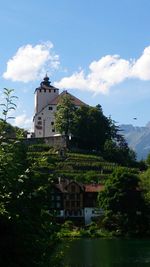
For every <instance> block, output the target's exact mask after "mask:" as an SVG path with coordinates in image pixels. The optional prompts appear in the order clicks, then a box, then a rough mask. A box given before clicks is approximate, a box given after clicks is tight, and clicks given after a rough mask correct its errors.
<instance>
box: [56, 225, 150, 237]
mask: <svg viewBox="0 0 150 267" xmlns="http://www.w3.org/2000/svg"><path fill="white" fill-rule="evenodd" d="M57 236H58V238H59V239H64V238H68V239H72V238H117V237H118V238H132V237H133V238H134V237H135V238H150V235H149V234H148V233H145V235H140V234H139V233H134V232H132V233H127V232H126V233H123V232H121V231H119V230H117V231H108V230H106V229H104V228H101V227H99V225H97V224H96V223H94V222H93V223H91V224H90V225H87V226H85V227H77V226H74V225H73V223H72V222H71V221H66V222H65V223H64V224H63V225H62V227H61V230H60V231H59V232H58V234H57Z"/></svg>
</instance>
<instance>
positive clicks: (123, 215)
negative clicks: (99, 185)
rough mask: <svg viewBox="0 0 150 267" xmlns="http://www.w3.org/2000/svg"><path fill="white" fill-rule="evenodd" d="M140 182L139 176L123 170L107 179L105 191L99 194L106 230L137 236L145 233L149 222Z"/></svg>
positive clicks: (115, 172) (117, 170) (118, 170)
mask: <svg viewBox="0 0 150 267" xmlns="http://www.w3.org/2000/svg"><path fill="white" fill-rule="evenodd" d="M139 182H140V180H139V177H138V175H136V174H134V173H133V172H132V171H129V170H127V169H122V168H118V169H116V170H115V171H114V173H113V174H112V175H111V176H110V177H109V178H108V179H107V181H106V183H105V189H104V191H103V192H101V193H100V194H99V206H100V207H101V208H102V209H103V210H104V212H105V216H104V225H105V227H106V228H108V229H111V230H119V231H120V232H123V233H135V234H137V233H141V232H142V231H143V232H144V231H145V228H146V227H147V226H148V224H147V223H148V220H147V213H146V205H145V201H144V197H143V194H142V191H141V188H140V183H139ZM146 221H147V223H146Z"/></svg>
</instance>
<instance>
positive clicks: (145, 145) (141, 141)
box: [120, 123, 150, 160]
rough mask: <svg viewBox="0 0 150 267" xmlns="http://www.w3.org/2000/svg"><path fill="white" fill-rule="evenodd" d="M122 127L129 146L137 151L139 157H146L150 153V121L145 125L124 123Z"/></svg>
mask: <svg viewBox="0 0 150 267" xmlns="http://www.w3.org/2000/svg"><path fill="white" fill-rule="evenodd" d="M120 128H121V130H122V133H123V135H124V137H125V139H126V140H127V142H128V145H129V147H131V148H132V149H133V150H134V151H135V152H136V153H137V159H138V160H140V159H145V158H146V157H147V155H148V153H150V123H148V124H147V125H146V126H145V127H138V126H136V127H135V126H133V125H131V124H129V125H125V124H123V125H120Z"/></svg>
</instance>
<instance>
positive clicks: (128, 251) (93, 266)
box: [64, 238, 150, 267]
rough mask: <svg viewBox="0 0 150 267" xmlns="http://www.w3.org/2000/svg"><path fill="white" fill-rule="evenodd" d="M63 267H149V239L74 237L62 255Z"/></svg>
mask: <svg viewBox="0 0 150 267" xmlns="http://www.w3.org/2000/svg"><path fill="white" fill-rule="evenodd" d="M64 266H65V267H148V266H149V267H150V239H148V240H138V239H88V238H87V239H76V240H73V241H71V242H70V243H69V247H68V248H66V249H65V255H64Z"/></svg>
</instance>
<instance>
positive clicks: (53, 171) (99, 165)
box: [28, 144, 118, 183]
mask: <svg viewBox="0 0 150 267" xmlns="http://www.w3.org/2000/svg"><path fill="white" fill-rule="evenodd" d="M28 159H29V160H31V161H34V160H35V159H36V161H37V162H39V164H37V168H38V169H39V170H40V171H42V172H46V173H47V174H48V175H53V176H54V177H56V178H58V177H63V178H68V179H71V180H76V181H80V182H82V183H88V182H100V183H103V182H104V180H105V179H107V177H108V176H109V175H110V174H111V173H112V171H113V170H114V169H115V168H116V167H117V166H118V165H117V164H115V163H110V162H106V161H105V160H104V159H103V158H102V157H100V156H97V155H94V154H92V153H91V154H90V153H88V154H81V153H73V152H67V153H66V154H65V155H64V156H63V157H62V156H60V155H59V154H58V152H57V151H55V150H54V149H52V148H50V147H49V146H48V145H42V144H41V145H40V144H39V145H31V146H29V147H28Z"/></svg>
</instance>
